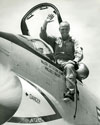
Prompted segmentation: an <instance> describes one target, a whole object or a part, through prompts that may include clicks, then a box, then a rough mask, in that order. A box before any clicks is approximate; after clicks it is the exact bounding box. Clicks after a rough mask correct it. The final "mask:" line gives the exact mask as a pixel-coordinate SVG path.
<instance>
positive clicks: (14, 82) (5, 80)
mask: <svg viewBox="0 0 100 125" xmlns="http://www.w3.org/2000/svg"><path fill="white" fill-rule="evenodd" d="M21 98H22V86H21V82H20V80H19V79H18V77H17V76H16V75H15V74H14V73H13V72H11V71H10V70H9V69H8V68H7V67H4V66H2V65H1V64H0V125H1V124H3V123H5V122H6V121H8V120H9V119H10V118H11V117H12V116H13V115H14V113H15V112H16V111H17V109H18V107H19V105H20V102H21Z"/></svg>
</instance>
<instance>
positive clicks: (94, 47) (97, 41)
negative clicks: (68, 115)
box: [0, 0, 100, 97]
mask: <svg viewBox="0 0 100 125" xmlns="http://www.w3.org/2000/svg"><path fill="white" fill-rule="evenodd" d="M42 2H49V3H52V4H54V5H55V6H56V7H57V8H58V9H59V11H60V14H61V16H62V19H63V20H67V21H68V22H69V23H70V25H71V31H70V34H71V35H72V36H73V38H75V39H76V40H78V41H79V42H80V44H81V45H82V47H83V49H84V51H83V52H84V59H83V62H84V63H85V64H86V65H87V66H88V68H89V70H90V75H89V77H88V78H87V79H86V80H84V81H83V82H84V84H85V85H86V86H87V87H88V88H89V89H90V90H91V91H92V92H93V93H94V94H95V95H97V96H98V97H100V65H99V64H100V0H84V1H82V0H48V1H47V0H46V1H45V0H0V31H5V32H11V33H14V34H21V30H20V22H21V18H22V17H23V16H24V14H25V13H26V12H27V11H28V10H29V9H30V8H32V7H33V6H35V5H36V4H39V3H42Z"/></svg>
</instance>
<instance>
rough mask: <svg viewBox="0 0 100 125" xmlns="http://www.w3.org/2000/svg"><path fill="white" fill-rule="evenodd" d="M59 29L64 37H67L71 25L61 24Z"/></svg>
mask: <svg viewBox="0 0 100 125" xmlns="http://www.w3.org/2000/svg"><path fill="white" fill-rule="evenodd" d="M59 31H60V33H61V36H62V38H64V39H66V38H67V36H68V34H69V31H70V27H69V25H61V26H60V27H59Z"/></svg>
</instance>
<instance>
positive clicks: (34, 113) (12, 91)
mask: <svg viewBox="0 0 100 125" xmlns="http://www.w3.org/2000/svg"><path fill="white" fill-rule="evenodd" d="M49 7H50V8H53V10H54V11H53V13H55V14H56V15H57V19H58V22H59V23H60V22H61V21H62V18H61V16H60V13H59V11H58V9H57V8H56V7H55V6H54V5H52V4H51V3H41V4H38V5H36V6H35V7H33V8H32V9H30V10H29V11H28V12H27V13H26V14H25V16H24V17H23V18H22V22H21V29H22V33H23V35H21V34H19V35H15V34H12V33H5V32H0V93H1V94H0V124H4V125H37V124H39V125H56V124H57V125H61V124H62V125H99V124H100V101H99V100H98V99H97V98H96V97H95V96H94V95H93V94H92V93H90V92H89V90H88V89H87V88H86V86H85V85H84V84H82V83H81V82H80V81H79V80H77V88H78V90H79V97H78V98H77V92H76V93H75V100H74V101H69V102H64V101H63V93H64V90H65V75H64V73H63V71H62V70H61V69H60V68H59V67H57V65H56V64H55V62H54V61H52V60H51V59H50V58H49V56H48V55H49V54H50V53H52V50H51V49H50V47H49V46H48V45H47V44H46V43H45V42H44V41H42V40H41V39H34V38H32V37H31V36H29V31H28V28H27V25H26V22H25V21H26V20H27V19H30V18H31V17H32V16H33V15H32V13H33V12H34V11H36V10H38V9H39V10H47V9H48V8H49ZM33 32H35V31H33Z"/></svg>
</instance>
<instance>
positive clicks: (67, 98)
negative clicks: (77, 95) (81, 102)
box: [63, 90, 74, 101]
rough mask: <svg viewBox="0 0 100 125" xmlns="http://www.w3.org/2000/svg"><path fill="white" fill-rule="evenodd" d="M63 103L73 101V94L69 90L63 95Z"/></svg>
mask: <svg viewBox="0 0 100 125" xmlns="http://www.w3.org/2000/svg"><path fill="white" fill-rule="evenodd" d="M63 100H64V101H70V100H72V101H74V93H72V92H71V91H70V90H68V91H67V92H65V93H64V98H63Z"/></svg>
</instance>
